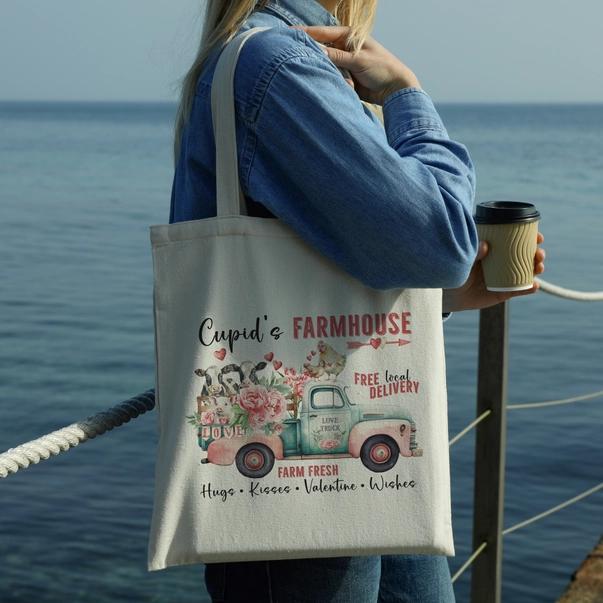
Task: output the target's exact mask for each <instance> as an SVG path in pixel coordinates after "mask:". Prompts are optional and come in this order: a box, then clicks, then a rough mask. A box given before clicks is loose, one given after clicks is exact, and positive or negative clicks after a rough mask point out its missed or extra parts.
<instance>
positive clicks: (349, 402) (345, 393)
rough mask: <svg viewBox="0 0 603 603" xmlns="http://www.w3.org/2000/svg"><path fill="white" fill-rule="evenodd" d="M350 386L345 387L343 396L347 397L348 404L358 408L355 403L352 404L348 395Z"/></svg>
mask: <svg viewBox="0 0 603 603" xmlns="http://www.w3.org/2000/svg"><path fill="white" fill-rule="evenodd" d="M349 387H350V386H349V385H344V386H343V395H344V396H345V399H346V401H347V403H348V404H351V405H352V406H356V404H355V403H354V402H352V400H351V398H350V396H349V395H348V388H349Z"/></svg>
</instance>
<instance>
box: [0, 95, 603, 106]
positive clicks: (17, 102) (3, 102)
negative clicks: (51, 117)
mask: <svg viewBox="0 0 603 603" xmlns="http://www.w3.org/2000/svg"><path fill="white" fill-rule="evenodd" d="M432 98H433V97H432ZM433 101H434V103H437V104H439V105H463V106H469V105H470V106H483V107H486V106H523V107H525V106H534V107H536V106H543V107H551V106H552V107H560V106H566V107H585V106H589V107H591V106H601V105H603V100H600V101H521V100H518V101H464V100H438V99H436V98H433ZM177 102H178V101H174V100H128V99H125V100H119V99H81V100H77V99H0V106H27V105H29V106H33V105H72V106H73V105H81V106H92V105H106V106H121V107H123V106H129V105H136V106H140V105H145V106H149V107H175V106H176V105H177Z"/></svg>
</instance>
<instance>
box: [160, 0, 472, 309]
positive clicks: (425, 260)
mask: <svg viewBox="0 0 603 603" xmlns="http://www.w3.org/2000/svg"><path fill="white" fill-rule="evenodd" d="M293 24H307V25H337V24H338V20H337V19H336V17H335V16H334V15H332V14H331V13H329V12H328V11H327V10H326V9H325V8H324V7H323V6H322V5H321V4H320V3H319V2H318V1H317V0H269V1H268V4H267V6H265V7H264V8H262V9H259V10H256V11H255V12H254V13H252V15H251V16H250V17H249V18H248V19H247V20H246V21H245V22H244V23H243V25H242V26H241V28H240V29H239V31H240V32H242V31H246V30H247V29H249V28H252V27H255V26H268V27H271V29H269V30H266V31H262V32H260V33H258V34H256V35H255V36H252V37H251V38H250V39H249V40H248V41H247V42H246V44H245V45H244V46H243V48H242V50H241V54H240V55H239V59H238V63H237V66H236V70H235V76H234V93H235V111H236V131H237V149H238V157H239V177H240V182H241V188H242V190H243V194H244V195H245V200H246V205H247V211H248V214H249V215H250V216H259V217H266V218H275V217H276V218H278V219H280V220H281V221H282V222H283V223H285V224H287V225H289V226H290V227H291V228H292V229H293V230H295V231H296V232H297V234H298V235H299V236H301V237H303V238H304V239H305V240H306V241H307V242H308V243H309V244H310V245H312V246H313V247H314V248H316V249H317V250H319V251H320V252H321V253H322V254H324V255H325V256H328V257H329V258H330V259H331V260H332V261H333V262H335V263H336V264H337V265H339V266H340V267H341V268H342V269H343V270H345V271H346V272H347V273H349V274H351V275H352V276H354V277H356V278H358V279H359V280H360V281H361V282H362V283H363V284H365V285H366V286H369V287H372V288H375V289H390V288H406V287H410V288H423V287H424V288H439V287H441V288H452V287H459V286H461V285H462V284H464V282H465V281H466V280H467V277H468V276H469V272H470V270H471V267H472V264H473V262H474V260H475V257H476V254H477V246H478V236H477V229H476V226H475V223H474V220H473V217H472V213H473V203H474V197H475V180H476V178H475V170H474V166H473V163H472V160H471V158H470V156H469V153H468V151H467V148H466V147H465V146H464V145H463V144H461V143H459V142H456V141H453V140H451V139H450V137H449V135H448V133H447V131H446V128H445V127H444V124H443V123H442V120H441V118H440V116H439V114H438V113H437V111H436V109H435V106H434V104H433V102H432V100H431V98H430V97H429V95H428V94H427V93H426V92H425V91H423V90H421V89H419V88H404V89H401V90H398V91H396V92H393V93H392V94H390V95H389V96H387V97H386V98H385V100H384V104H383V117H384V125H385V128H383V125H382V124H381V122H380V121H379V119H378V118H377V116H376V115H375V114H374V113H373V112H372V111H371V110H370V109H368V108H367V107H366V106H365V105H364V103H362V102H361V101H360V99H359V97H358V95H357V93H356V92H355V91H354V89H353V88H352V87H351V86H350V85H349V84H348V83H347V82H346V81H345V80H344V78H343V76H342V74H341V72H340V71H339V69H338V68H337V67H336V66H335V65H334V63H333V62H332V61H331V60H330V59H329V57H328V56H326V55H325V54H324V52H323V51H322V50H321V47H320V46H319V45H318V44H317V43H316V42H315V41H314V40H313V39H312V38H311V37H310V36H309V35H308V34H306V33H305V32H303V31H301V30H296V29H292V28H289V25H293ZM220 50H221V46H220V45H217V47H216V48H214V49H213V50H212V52H211V53H210V55H209V58H208V60H207V62H206V63H205V65H204V68H203V71H202V73H201V75H200V77H199V79H198V85H197V91H196V96H195V99H194V103H193V107H192V111H191V115H190V118H189V120H188V123H187V125H186V127H185V129H184V132H183V136H182V146H181V152H180V156H179V159H178V161H177V164H176V167H175V174H174V182H173V189H172V199H171V210H170V218H169V221H170V223H172V222H178V221H184V220H198V219H202V218H209V217H213V216H215V215H216V183H215V147H214V144H215V142H214V135H213V129H212V120H211V82H212V77H213V72H214V68H215V64H216V61H217V59H218V56H219V53H220ZM446 316H447V314H444V317H446Z"/></svg>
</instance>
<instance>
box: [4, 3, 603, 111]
mask: <svg viewBox="0 0 603 603" xmlns="http://www.w3.org/2000/svg"><path fill="white" fill-rule="evenodd" d="M204 5H205V2H203V1H202V0H119V1H117V0H84V1H82V0H52V1H51V2H49V1H48V0H0V99H10V100H16V99H28V100H29V99H35V100H46V99H52V100H62V99H69V100H149V101H151V100H173V99H175V98H176V92H175V91H176V87H177V84H178V79H179V77H180V76H181V75H182V74H183V72H184V71H185V70H186V68H187V67H188V64H189V63H190V61H191V59H192V56H193V53H194V49H195V47H196V45H197V40H198V37H199V32H200V29H201V25H202V22H201V15H202V10H203V7H204ZM602 23H603V1H602V0H574V1H570V0H456V1H455V0H452V1H451V0H419V1H416V0H415V1H414V2H410V1H405V0H380V1H379V9H378V17H377V23H376V27H375V30H374V32H373V35H374V36H375V37H376V38H377V39H378V40H379V41H380V42H381V43H382V44H383V45H384V46H386V47H387V48H388V49H389V50H391V51H392V52H393V53H394V54H396V55H397V56H398V57H399V58H400V59H401V60H402V61H404V62H405V63H407V64H408V65H409V67H410V68H411V69H413V71H415V73H416V74H417V76H418V77H419V80H420V82H421V84H422V86H423V88H424V89H425V90H426V91H427V92H428V93H429V94H430V95H431V96H432V98H433V99H434V100H436V101H440V102H443V101H480V102H481V101H486V102H496V101H500V102H503V101H528V102H531V101H545V102H547V101H552V102H559V101H578V102H603V35H602V27H601V24H602Z"/></svg>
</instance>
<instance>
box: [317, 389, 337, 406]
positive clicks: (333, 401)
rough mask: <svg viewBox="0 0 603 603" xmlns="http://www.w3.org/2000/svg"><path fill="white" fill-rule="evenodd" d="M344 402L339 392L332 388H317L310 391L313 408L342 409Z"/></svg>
mask: <svg viewBox="0 0 603 603" xmlns="http://www.w3.org/2000/svg"><path fill="white" fill-rule="evenodd" d="M343 406H344V401H343V398H342V397H341V394H340V392H339V390H337V389H335V388H333V387H317V388H315V389H314V390H312V407H313V408H343Z"/></svg>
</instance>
